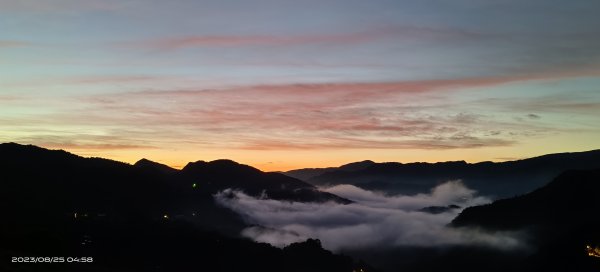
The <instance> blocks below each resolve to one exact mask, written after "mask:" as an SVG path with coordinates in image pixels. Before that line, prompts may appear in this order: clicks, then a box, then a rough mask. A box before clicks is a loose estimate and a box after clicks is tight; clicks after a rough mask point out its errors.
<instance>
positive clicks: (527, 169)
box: [286, 150, 600, 198]
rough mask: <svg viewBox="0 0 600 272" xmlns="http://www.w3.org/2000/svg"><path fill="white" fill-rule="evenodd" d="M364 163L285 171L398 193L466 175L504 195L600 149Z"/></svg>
mask: <svg viewBox="0 0 600 272" xmlns="http://www.w3.org/2000/svg"><path fill="white" fill-rule="evenodd" d="M362 165H363V166H364V167H362V168H361V167H359V168H358V169H356V170H348V169H342V168H333V169H332V168H327V169H304V170H293V171H289V172H286V174H287V175H290V176H295V177H298V178H302V179H303V180H304V181H306V182H308V183H311V184H314V185H317V186H330V185H336V184H352V185H355V186H358V187H361V188H364V189H368V190H378V191H384V192H387V193H399V194H415V193H426V192H428V191H429V190H430V189H431V188H432V187H434V186H436V185H438V184H440V183H443V182H446V181H448V180H456V179H461V180H463V182H464V183H465V184H466V185H467V186H468V187H469V188H472V189H475V190H477V191H478V192H479V193H480V194H483V195H489V196H495V197H498V198H505V197H512V196H515V195H520V194H523V193H527V192H530V191H532V190H534V189H535V188H538V187H540V186H542V185H544V184H545V183H546V182H547V181H548V180H550V179H552V178H553V177H555V176H556V175H558V174H560V173H561V172H563V171H565V170H568V169H593V168H597V167H600V150H593V151H587V152H575V153H559V154H550V155H544V156H539V157H534V158H529V159H523V160H516V161H508V162H499V163H495V162H480V163H466V162H464V161H454V162H440V163H406V164H404V163H396V162H389V163H366V164H362ZM307 173H312V174H307ZM307 177H308V178H307Z"/></svg>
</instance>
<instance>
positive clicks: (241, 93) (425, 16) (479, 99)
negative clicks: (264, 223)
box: [0, 0, 600, 170]
mask: <svg viewBox="0 0 600 272" xmlns="http://www.w3.org/2000/svg"><path fill="white" fill-rule="evenodd" d="M598 10H600V1H596V0H589V1H577V0H574V1H558V0H504V1H492V0H453V1H450V0H447V1H443V0H437V1H434V0H418V1H417V0H414V1H406V0H389V1H386V0H369V1H365V0H356V1H355V0H315V1H313V0H296V1H276V0H269V1H267V0H265V1H258V0H244V1H224V0H218V1H217V0H215V1H203V0H202V1H201V0H188V1H180V0H170V1H163V0H44V1H42V0H0V142H18V143H22V144H35V145H40V146H43V147H47V148H61V149H65V150H67V151H70V152H73V153H76V154H79V155H84V156H99V157H106V158H111V159H115V160H119V161H125V162H130V163H133V162H135V161H137V160H139V159H141V158H148V159H151V160H154V161H158V162H162V163H166V164H169V165H171V166H174V167H182V166H183V165H185V164H186V163H187V162H189V161H196V160H207V161H208V160H214V159H220V158H227V159H232V160H235V161H238V162H241V163H245V164H250V165H252V166H255V167H258V168H260V169H263V170H288V169H293V168H302V167H323V166H337V165H340V164H343V163H348V162H352V161H359V160H365V159H371V160H374V161H400V162H411V161H429V162H434V161H446V160H467V161H471V162H474V161H483V160H494V161H502V160H508V159H514V158H524V157H530V156H536V155H541V154H547V153H554V152H568V151H583V150H590V149H597V148H600V16H598Z"/></svg>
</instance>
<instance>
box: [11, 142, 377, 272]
mask: <svg viewBox="0 0 600 272" xmlns="http://www.w3.org/2000/svg"><path fill="white" fill-rule="evenodd" d="M0 173H1V176H0V186H1V190H0V214H1V215H2V220H1V221H0V241H2V242H0V256H1V257H2V259H3V260H10V258H11V257H12V256H65V257H66V256H74V257H77V256H79V257H85V256H92V257H93V258H94V263H93V264H56V266H54V267H51V268H52V269H55V270H56V271H64V270H77V271H198V270H207V271H244V270H246V271H248V270H250V271H352V270H353V269H361V268H362V269H364V270H365V271H373V269H372V268H370V267H368V266H367V265H365V264H363V263H357V262H354V261H353V260H352V259H351V258H349V257H344V256H339V255H334V254H332V253H330V252H328V251H326V250H324V249H322V248H321V247H320V246H319V247H318V248H317V247H316V246H315V241H308V242H307V243H300V244H296V245H290V249H287V248H286V249H277V248H274V247H272V246H270V245H267V244H258V243H254V242H252V241H250V240H247V239H242V238H239V237H237V234H239V232H240V230H241V229H242V228H243V227H245V224H244V222H242V220H241V219H240V218H239V217H238V215H237V214H235V213H233V212H232V211H230V210H228V209H226V208H223V207H220V206H218V205H216V204H215V202H214V200H213V194H214V193H216V192H218V191H221V190H223V189H226V188H234V189H239V190H242V191H244V192H246V193H247V194H250V195H255V196H259V195H262V196H265V195H266V196H268V197H271V198H273V199H280V200H288V201H311V202H320V201H338V202H341V203H349V201H348V200H346V199H343V198H340V197H337V196H335V195H333V194H329V193H324V192H320V191H318V190H316V188H315V187H314V186H312V185H310V184H307V183H305V182H302V181H300V180H297V179H294V178H291V177H288V176H285V175H283V174H277V173H264V172H261V171H259V170H257V169H254V168H252V167H249V166H246V165H241V164H238V163H235V162H233V161H227V160H218V161H212V162H195V163H190V164H188V165H187V166H186V167H185V168H184V169H182V170H177V169H173V168H170V167H168V166H165V165H162V164H159V163H155V162H152V161H149V160H145V159H144V160H140V161H138V162H137V163H136V164H135V165H129V164H126V163H122V162H117V161H112V160H107V159H101V158H83V157H79V156H76V155H73V154H71V153H68V152H65V151H62V150H47V149H43V148H40V147H36V146H31V145H19V144H15V143H8V144H0ZM309 258H310V259H316V260H319V263H316V262H311V261H307V260H308V259H309ZM303 260H304V261H303ZM300 263H304V266H295V265H294V266H291V265H290V264H300ZM73 265H75V266H73ZM48 267H49V266H48V265H47V264H35V265H32V264H29V263H26V264H14V263H7V262H1V263H0V271H17V270H18V271H40V270H47V269H46V268H48Z"/></svg>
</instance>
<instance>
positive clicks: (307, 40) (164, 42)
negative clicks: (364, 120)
mask: <svg viewBox="0 0 600 272" xmlns="http://www.w3.org/2000/svg"><path fill="white" fill-rule="evenodd" d="M482 36H483V35H482V34H479V33H474V32H468V31H464V30H458V29H447V28H437V29H436V28H428V27H416V26H387V27H380V28H374V29H369V30H366V31H357V32H349V33H329V34H305V35H222V34H221V35H195V36H194V35H191V36H181V37H171V38H160V39H154V40H148V41H143V42H134V43H130V45H133V46H135V47H142V48H144V47H145V48H152V49H161V50H177V49H184V48H195V47H246V46H301V45H343V46H348V45H351V44H359V43H366V42H373V41H377V40H382V39H401V40H402V41H417V40H421V41H422V40H428V41H432V40H433V41H435V40H437V41H447V40H465V39H478V38H481V37H482Z"/></svg>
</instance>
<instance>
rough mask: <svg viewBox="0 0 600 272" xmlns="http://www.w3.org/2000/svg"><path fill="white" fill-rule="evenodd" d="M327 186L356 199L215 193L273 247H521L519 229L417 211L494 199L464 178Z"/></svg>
mask: <svg viewBox="0 0 600 272" xmlns="http://www.w3.org/2000/svg"><path fill="white" fill-rule="evenodd" d="M326 191H328V192H331V193H335V194H338V195H340V196H342V197H345V198H348V199H351V200H353V201H355V203H352V204H348V205H340V204H336V203H325V204H317V203H298V202H282V201H276V200H271V199H265V198H254V197H250V196H248V195H246V194H244V193H243V192H239V191H235V190H230V189H228V190H226V191H224V192H222V193H218V194H216V195H215V200H216V201H217V203H219V204H220V205H223V206H225V207H227V208H230V209H232V210H233V211H235V212H237V213H239V214H241V215H242V216H243V217H244V218H245V220H247V222H248V223H250V224H256V225H255V226H252V227H249V228H246V229H245V230H243V232H242V235H244V236H246V237H249V238H252V239H254V240H256V241H259V242H266V243H270V244H273V245H275V246H280V247H281V246H285V245H286V244H289V243H292V242H297V241H302V240H304V239H307V238H318V239H320V240H321V241H322V243H323V245H324V246H325V247H326V248H328V249H331V250H336V251H338V250H344V249H355V248H382V247H384V248H385V247H397V246H425V247H429V246H447V245H464V244H470V245H471V244H472V245H484V246H494V247H500V248H514V247H519V246H521V244H520V242H519V240H518V237H517V236H516V234H514V233H513V234H509V233H503V234H500V233H496V234H490V233H485V232H482V231H479V230H473V229H452V228H448V227H446V225H447V224H448V223H449V222H450V221H451V220H452V218H454V217H455V216H456V215H457V214H458V213H459V212H460V210H461V209H455V210H449V211H447V212H443V213H440V214H430V213H426V212H422V211H419V209H421V208H424V207H429V206H446V205H450V204H456V205H460V206H461V207H463V208H464V207H467V206H471V205H478V204H483V203H487V202H489V201H490V200H489V199H487V198H485V197H480V196H477V195H476V192H474V191H473V190H470V189H468V188H466V187H465V186H464V185H463V184H462V183H461V182H460V181H451V182H447V183H443V184H441V185H439V186H437V187H435V188H434V189H432V191H431V193H430V194H418V195H414V196H404V195H396V196H386V195H383V194H379V193H374V192H370V191H366V190H363V189H360V188H357V187H354V186H352V185H339V186H335V187H332V188H329V189H326Z"/></svg>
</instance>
